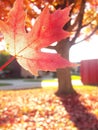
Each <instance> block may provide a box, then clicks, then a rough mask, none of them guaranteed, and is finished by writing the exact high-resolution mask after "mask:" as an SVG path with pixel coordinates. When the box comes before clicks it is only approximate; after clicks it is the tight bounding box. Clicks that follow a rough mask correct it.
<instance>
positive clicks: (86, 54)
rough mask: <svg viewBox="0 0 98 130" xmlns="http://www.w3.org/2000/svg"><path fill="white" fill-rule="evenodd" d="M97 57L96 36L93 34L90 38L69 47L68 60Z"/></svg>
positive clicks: (97, 39)
mask: <svg viewBox="0 0 98 130" xmlns="http://www.w3.org/2000/svg"><path fill="white" fill-rule="evenodd" d="M88 59H98V36H97V35H94V36H93V37H92V39H91V40H89V41H84V42H81V43H79V44H77V45H74V46H72V47H71V49H70V61H71V62H80V61H81V60H88Z"/></svg>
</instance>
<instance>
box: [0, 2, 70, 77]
mask: <svg viewBox="0 0 98 130" xmlns="http://www.w3.org/2000/svg"><path fill="white" fill-rule="evenodd" d="M69 12H70V7H67V8H65V9H63V10H60V9H59V10H57V11H55V12H54V13H52V14H51V13H50V12H49V9H48V7H46V8H45V9H44V10H43V12H42V13H41V14H40V16H39V17H38V19H37V20H36V22H35V24H34V26H33V28H32V30H31V31H30V32H28V33H27V32H26V28H25V17H26V14H25V11H24V9H23V0H21V1H20V0H16V2H15V4H14V6H13V8H12V9H11V11H10V12H9V16H8V20H7V22H3V21H0V30H1V32H2V34H3V36H4V39H5V42H6V51H8V52H9V53H10V54H11V55H13V56H14V57H15V58H16V59H17V61H18V63H19V64H20V65H21V66H22V67H23V68H25V69H26V70H28V71H30V72H31V73H32V74H35V75H37V74H38V71H39V70H44V71H55V70H56V69H57V68H65V67H68V66H72V64H71V63H69V62H68V61H67V60H65V59H63V58H62V57H61V56H60V55H59V54H52V53H44V52H41V48H44V47H47V46H49V45H50V44H51V43H53V42H56V41H60V40H62V39H64V38H67V37H68V36H69V32H66V31H64V30H63V26H64V24H65V23H67V22H68V21H69ZM65 14H66V15H65ZM61 18H62V20H61Z"/></svg>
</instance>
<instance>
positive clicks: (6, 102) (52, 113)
mask: <svg viewBox="0 0 98 130" xmlns="http://www.w3.org/2000/svg"><path fill="white" fill-rule="evenodd" d="M85 88H86V89H85ZM75 89H76V91H77V92H78V93H79V94H77V95H76V94H74V95H67V96H65V97H57V96H55V95H54V92H55V89H54V88H51V89H49V88H48V89H46V88H44V89H32V90H20V91H0V130H98V88H97V87H86V86H85V87H75Z"/></svg>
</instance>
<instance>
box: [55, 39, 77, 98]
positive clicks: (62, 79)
mask: <svg viewBox="0 0 98 130" xmlns="http://www.w3.org/2000/svg"><path fill="white" fill-rule="evenodd" d="M68 40H69V39H64V40H62V41H60V42H59V43H58V45H57V46H56V51H57V52H58V53H60V54H61V55H62V57H64V58H66V59H67V60H69V49H70V44H69V43H68ZM57 78H58V90H57V92H56V95H58V96H60V95H66V94H71V93H74V92H75V90H74V89H73V86H72V83H71V74H70V68H69V67H67V68H64V69H57Z"/></svg>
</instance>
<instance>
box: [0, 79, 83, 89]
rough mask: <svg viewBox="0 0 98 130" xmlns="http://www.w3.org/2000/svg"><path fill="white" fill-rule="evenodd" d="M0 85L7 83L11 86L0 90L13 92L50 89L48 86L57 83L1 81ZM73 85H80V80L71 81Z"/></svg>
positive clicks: (17, 80) (20, 80)
mask: <svg viewBox="0 0 98 130" xmlns="http://www.w3.org/2000/svg"><path fill="white" fill-rule="evenodd" d="M0 83H5V84H6V83H7V84H11V85H7V86H0V90H13V89H14V90H15V89H28V88H39V87H46V86H47V87H50V86H58V83H57V81H55V82H44V81H42V82H39V81H38V82H34V81H26V80H24V79H12V80H10V79H9V80H5V79H4V80H1V79H0ZM72 84H73V85H82V82H81V81H80V80H73V81H72Z"/></svg>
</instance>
